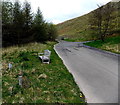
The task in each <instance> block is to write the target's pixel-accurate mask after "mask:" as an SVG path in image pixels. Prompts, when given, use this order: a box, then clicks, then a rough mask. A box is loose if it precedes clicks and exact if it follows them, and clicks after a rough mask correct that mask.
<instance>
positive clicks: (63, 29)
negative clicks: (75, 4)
mask: <svg viewBox="0 0 120 105" xmlns="http://www.w3.org/2000/svg"><path fill="white" fill-rule="evenodd" d="M111 4H113V6H114V7H115V8H116V9H115V10H114V12H113V13H112V15H113V16H114V18H113V20H112V23H111V24H112V25H113V26H114V28H113V30H111V31H116V30H115V29H116V27H118V26H117V25H118V24H117V22H118V20H119V19H120V16H118V10H119V11H120V8H119V6H120V2H111ZM106 5H108V4H106ZM98 9H99V8H98ZM94 11H96V10H94ZM92 13H93V11H92V12H90V13H88V14H85V15H83V16H80V17H77V18H74V19H71V20H68V21H65V22H63V23H60V24H57V29H58V33H59V36H64V37H67V38H70V39H72V40H79V41H84V40H92V36H91V35H90V34H89V33H90V30H89V17H90V16H91V15H92ZM116 20H117V21H116ZM114 33H116V32H114Z"/></svg>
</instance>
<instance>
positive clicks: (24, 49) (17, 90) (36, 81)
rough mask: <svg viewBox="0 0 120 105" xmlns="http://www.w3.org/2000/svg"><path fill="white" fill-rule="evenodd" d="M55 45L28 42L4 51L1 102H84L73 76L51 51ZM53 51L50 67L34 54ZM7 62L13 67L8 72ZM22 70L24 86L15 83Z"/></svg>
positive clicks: (51, 43) (52, 43)
mask: <svg viewBox="0 0 120 105" xmlns="http://www.w3.org/2000/svg"><path fill="white" fill-rule="evenodd" d="M54 44H56V42H47V43H46V44H40V43H30V44H26V45H21V46H19V47H17V46H14V47H8V48H3V51H2V59H3V61H2V63H3V68H2V74H3V78H2V87H3V90H2V93H3V96H2V97H3V103H83V104H86V103H85V98H84V95H83V94H82V93H81V91H80V90H79V88H78V86H77V85H76V83H75V81H74V79H73V76H72V75H71V74H70V73H69V72H68V70H67V69H66V67H65V66H64V65H63V62H62V61H61V59H60V58H59V57H58V56H57V54H56V53H55V51H54V50H53V46H54ZM45 49H49V50H50V51H52V53H51V62H50V64H43V63H41V61H40V59H39V58H38V55H37V53H38V52H43V51H44V50H45ZM8 63H11V64H12V68H11V69H8ZM21 71H22V73H23V77H24V82H23V87H20V86H19V84H18V74H19V73H20V72H21Z"/></svg>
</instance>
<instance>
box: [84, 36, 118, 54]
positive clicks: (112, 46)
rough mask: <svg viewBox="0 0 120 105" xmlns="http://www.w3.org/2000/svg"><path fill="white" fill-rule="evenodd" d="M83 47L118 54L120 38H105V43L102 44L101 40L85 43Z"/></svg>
mask: <svg viewBox="0 0 120 105" xmlns="http://www.w3.org/2000/svg"><path fill="white" fill-rule="evenodd" d="M85 45H88V46H91V47H96V48H99V49H102V50H106V51H111V52H113V53H118V54H120V49H119V45H120V36H115V37H109V38H106V39H105V42H102V41H101V40H97V41H93V42H88V43H85Z"/></svg>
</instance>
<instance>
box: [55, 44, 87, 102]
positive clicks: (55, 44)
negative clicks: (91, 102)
mask: <svg viewBox="0 0 120 105" xmlns="http://www.w3.org/2000/svg"><path fill="white" fill-rule="evenodd" d="M57 44H59V43H57ZM57 44H55V45H54V48H53V49H54V51H55V52H56V53H57V55H58V56H59V57H60V59H61V60H62V61H63V64H64V65H65V67H66V68H67V69H68V72H70V68H69V67H68V66H67V64H66V63H65V61H64V60H63V58H62V57H61V56H60V54H59V53H58V51H57V49H56V46H57ZM70 73H71V74H72V72H70ZM72 76H73V79H74V81H75V83H76V84H77V86H78V87H79V85H78V83H77V81H76V80H75V77H74V75H73V74H72ZM79 89H80V93H81V94H82V95H83V96H84V97H85V95H84V93H83V91H82V89H81V88H80V87H79ZM84 100H85V103H87V98H86V97H85V99H84Z"/></svg>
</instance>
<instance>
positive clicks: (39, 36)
mask: <svg viewBox="0 0 120 105" xmlns="http://www.w3.org/2000/svg"><path fill="white" fill-rule="evenodd" d="M33 31H34V37H35V40H36V41H39V42H44V41H46V40H47V30H46V24H45V21H44V20H43V16H42V12H41V11H40V9H39V8H38V10H37V14H36V15H35V18H34V23H33Z"/></svg>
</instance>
